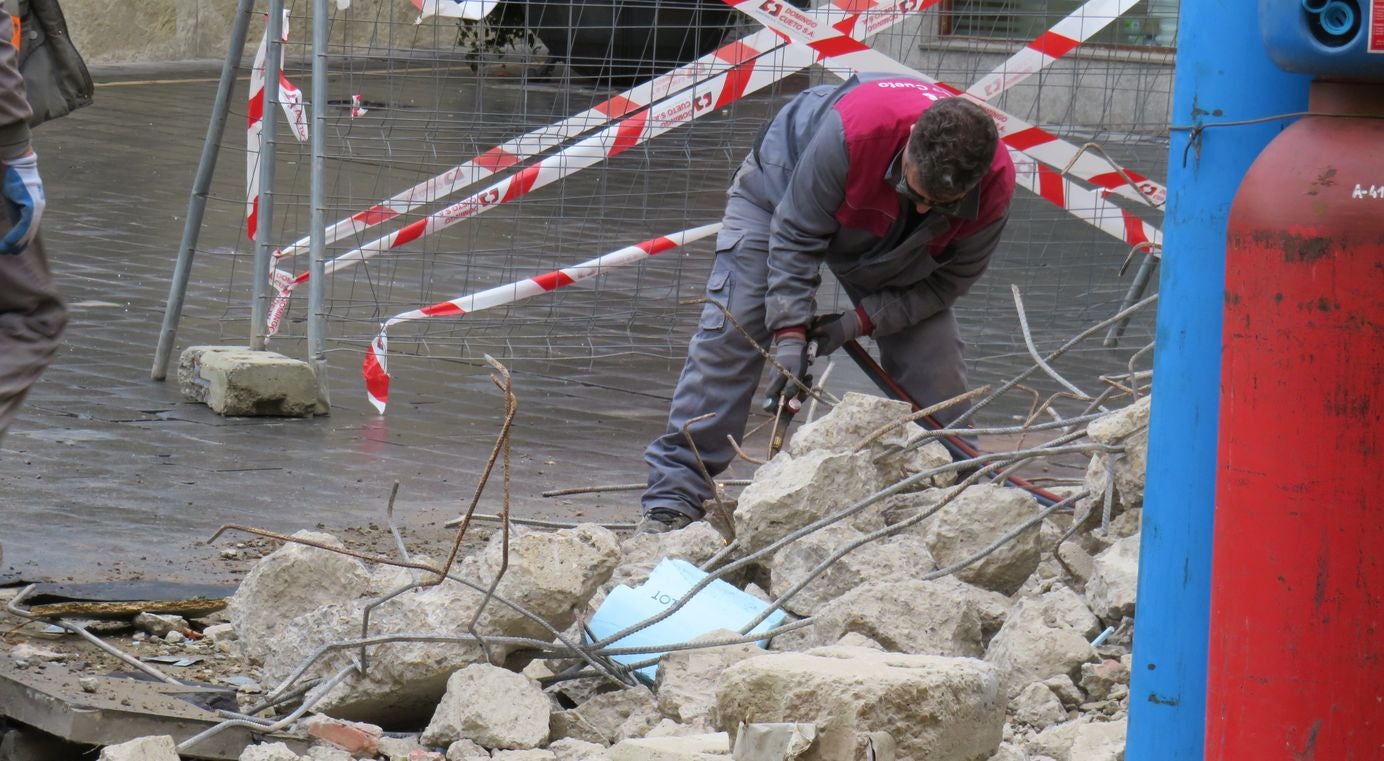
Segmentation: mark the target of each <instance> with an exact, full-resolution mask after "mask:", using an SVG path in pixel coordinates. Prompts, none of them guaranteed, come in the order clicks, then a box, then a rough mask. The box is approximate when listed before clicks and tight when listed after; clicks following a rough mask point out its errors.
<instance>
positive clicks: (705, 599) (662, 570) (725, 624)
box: [590, 558, 785, 681]
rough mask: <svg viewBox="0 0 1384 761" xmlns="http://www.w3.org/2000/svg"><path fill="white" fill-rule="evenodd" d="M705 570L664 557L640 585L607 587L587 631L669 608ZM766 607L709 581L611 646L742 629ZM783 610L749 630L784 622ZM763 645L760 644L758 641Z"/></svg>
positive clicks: (627, 659) (626, 659)
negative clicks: (665, 614)
mask: <svg viewBox="0 0 1384 761" xmlns="http://www.w3.org/2000/svg"><path fill="white" fill-rule="evenodd" d="M706 575H707V574H706V573H705V572H704V571H702V570H701V569H699V568H697V567H696V566H694V565H692V564H691V563H688V562H687V561H685V560H675V559H669V558H664V559H663V561H662V562H660V563H659V564H658V566H657V567H655V568H654V570H653V573H651V574H649V580H648V581H646V582H644V583H643V584H641V585H640V586H638V587H627V586H624V585H621V586H618V587H616V588H615V589H612V590H611V591H610V594H609V595H607V596H606V599H605V602H603V603H601V607H600V608H598V609H597V610H596V615H594V616H592V618H591V623H590V627H591V631H592V632H593V633H594V634H595V635H596V637H597V638H600V639H604V638H605V637H607V636H609V635H611V634H614V633H615V632H618V631H620V630H622V629H624V628H626V627H628V626H630V625H632V624H636V623H639V622H640V621H643V620H645V619H647V618H649V617H651V616H655V615H657V614H659V613H662V612H663V611H665V610H667V609H668V608H671V607H672V606H673V603H675V602H677V601H678V600H679V599H680V598H681V597H682V596H683V595H685V594H687V592H688V590H690V589H691V588H692V587H693V585H695V584H696V583H697V582H699V581H701V580H702V579H703V578H705V577H706ZM767 607H769V605H768V603H766V602H764V601H763V600H759V599H756V598H754V597H752V596H750V595H748V594H746V593H744V592H742V591H740V590H739V589H736V588H735V587H733V586H731V585H730V584H727V583H726V582H724V581H721V580H719V579H718V580H716V581H713V582H711V583H710V584H709V585H707V587H706V588H705V589H703V590H702V591H700V592H698V593H697V596H696V597H693V598H692V599H691V600H688V601H687V604H686V605H684V606H682V607H681V608H679V609H678V611H677V612H676V613H674V614H673V615H671V616H669V617H668V618H665V619H664V620H662V621H659V622H658V623H656V624H654V625H653V626H650V627H648V628H647V629H642V630H640V631H637V632H635V633H634V634H631V635H629V636H627V637H624V638H623V639H619V640H616V641H615V642H614V643H613V644H612V647H645V646H655V645H675V644H679V643H682V642H690V641H691V640H694V639H696V638H697V637H700V636H701V635H703V634H706V633H707V632H712V631H715V630H717V629H729V630H731V631H740V630H741V629H742V628H743V627H744V626H745V625H746V624H748V623H749V622H750V621H752V620H753V619H754V618H755V617H756V616H758V615H759V614H760V613H762V612H763V611H764V609H765V608H767ZM784 615H785V614H784V612H783V611H781V610H777V611H774V613H773V614H772V615H770V616H769V617H768V618H766V619H765V620H764V621H763V622H762V623H760V624H759V625H758V626H756V627H755V628H754V629H753V630H752V633H758V632H764V631H768V630H769V629H772V628H774V627H776V626H778V625H779V624H780V623H782V622H783V619H784ZM760 646H761V647H762V646H763V643H760ZM659 655H661V653H645V654H639V655H617V656H614V657H613V660H615V661H618V662H620V663H634V662H636V661H642V660H646V659H648V658H654V657H657V656H659ZM637 673H638V674H639V676H640V677H642V678H644V679H647V680H649V681H652V680H653V679H654V678H655V677H656V676H657V674H658V667H657V666H646V667H644V668H642V669H639V670H638V672H637Z"/></svg>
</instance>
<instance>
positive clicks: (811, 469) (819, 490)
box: [735, 451, 881, 552]
mask: <svg viewBox="0 0 1384 761" xmlns="http://www.w3.org/2000/svg"><path fill="white" fill-rule="evenodd" d="M880 486H881V483H880V480H879V474H878V473H877V472H876V471H875V469H874V466H873V465H872V464H871V462H870V459H869V453H868V452H861V453H859V454H853V455H852V454H836V453H832V452H824V451H815V452H808V453H807V454H804V455H802V456H801V457H789V456H786V455H783V454H780V455H779V456H778V457H775V458H774V459H773V460H770V461H769V462H768V463H767V464H765V465H763V466H761V467H760V468H759V470H757V471H755V475H754V482H753V483H751V484H750V485H749V486H747V487H745V490H744V491H743V492H741V493H740V505H739V507H738V508H736V511H735V535H736V538H737V539H738V540H739V541H740V545H741V548H742V551H744V552H753V551H755V550H758V549H762V548H764V547H766V546H768V545H770V544H772V543H774V542H775V541H778V540H779V539H782V538H783V537H785V536H787V535H788V534H789V533H791V532H793V531H795V530H797V529H800V528H802V527H803V526H806V525H808V524H809V523H812V522H813V521H815V520H817V519H818V518H821V517H823V516H826V515H830V514H831V513H834V512H837V511H839V510H841V509H843V508H845V507H848V506H850V505H851V504H853V503H855V502H858V501H860V500H862V499H864V498H865V497H867V496H869V495H871V494H873V493H874V492H876V491H878V490H879V488H880Z"/></svg>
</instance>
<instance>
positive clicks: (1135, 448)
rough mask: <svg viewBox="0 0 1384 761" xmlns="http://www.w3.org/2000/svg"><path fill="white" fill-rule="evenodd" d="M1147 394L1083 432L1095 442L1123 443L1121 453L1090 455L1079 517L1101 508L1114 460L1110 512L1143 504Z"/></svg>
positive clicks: (1094, 422)
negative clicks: (1087, 492) (1088, 493)
mask: <svg viewBox="0 0 1384 761" xmlns="http://www.w3.org/2000/svg"><path fill="white" fill-rule="evenodd" d="M1150 404H1151V397H1147V396H1146V397H1144V398H1142V399H1140V400H1139V401H1137V402H1135V403H1134V404H1131V405H1129V406H1128V407H1125V408H1124V409H1121V410H1116V411H1114V412H1112V413H1110V414H1109V415H1105V416H1103V417H1100V418H1098V419H1096V420H1094V421H1092V422H1091V424H1090V425H1088V426H1087V427H1086V435H1088V436H1090V437H1091V440H1092V441H1094V442H1096V443H1098V444H1107V445H1111V446H1123V447H1124V448H1125V451H1124V452H1123V453H1121V454H1105V453H1099V454H1096V455H1093V456H1092V457H1091V464H1090V465H1089V467H1087V469H1086V490H1087V491H1089V492H1090V493H1091V496H1090V497H1088V498H1087V499H1085V500H1083V501H1082V505H1081V508H1080V511H1081V514H1082V515H1083V516H1087V515H1089V516H1090V517H1091V519H1092V520H1099V519H1098V518H1096V517H1095V516H1099V515H1101V514H1102V513H1103V512H1104V510H1105V495H1106V492H1107V490H1108V488H1109V484H1110V471H1111V467H1110V463H1111V460H1112V458H1113V460H1114V463H1115V464H1114V476H1115V482H1114V491H1113V496H1114V500H1113V502H1112V509H1111V514H1112V515H1119V514H1120V513H1123V512H1124V511H1126V510H1131V509H1134V508H1139V507H1143V505H1144V470H1145V468H1146V467H1147V465H1148V449H1149V405H1150Z"/></svg>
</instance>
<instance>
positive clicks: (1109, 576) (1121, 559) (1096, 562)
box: [1086, 534, 1139, 624]
mask: <svg viewBox="0 0 1384 761" xmlns="http://www.w3.org/2000/svg"><path fill="white" fill-rule="evenodd" d="M1091 565H1092V571H1091V580H1090V581H1089V582H1088V583H1087V584H1086V602H1087V603H1089V604H1090V606H1091V610H1092V611H1094V612H1095V614H1096V616H1098V617H1099V618H1100V620H1102V621H1104V622H1106V623H1107V624H1118V623H1119V622H1120V619H1122V618H1124V617H1126V616H1133V615H1134V598H1135V595H1136V593H1137V592H1138V589H1139V536H1138V535H1137V534H1136V535H1134V536H1130V537H1126V538H1124V539H1121V540H1119V541H1118V542H1115V543H1114V544H1112V545H1111V546H1110V547H1109V548H1108V549H1106V550H1105V551H1104V552H1102V553H1100V554H1099V555H1097V556H1096V557H1095V558H1094V559H1093V560H1092V564H1091Z"/></svg>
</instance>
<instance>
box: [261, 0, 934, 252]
mask: <svg viewBox="0 0 1384 761" xmlns="http://www.w3.org/2000/svg"><path fill="white" fill-rule="evenodd" d="M937 2H939V0H884V1H883V2H876V1H875V0H836V2H834V3H833V4H831V5H828V6H826V7H823V8H819V9H817V10H815V11H811V12H809V13H807V14H803V15H804V16H806V17H807V18H809V19H812V20H813V23H815V24H817V25H819V26H822V27H828V26H833V25H839V26H841V27H843V28H851V29H854V28H855V27H856V26H859V27H860V29H859V30H858V31H856V32H855V34H856V35H857V36H858V37H859V38H860V39H865V38H868V37H870V36H872V35H874V34H877V33H879V32H881V31H883V30H884V29H887V28H889V27H891V26H893V25H894V24H897V23H898V22H900V21H902V20H903V19H904V18H906V17H907V16H908V15H909V14H912V13H917V12H919V11H922V10H926V9H927V8H930V7H932V6H933V5H935V4H936V3H937ZM862 17H863V21H861V19H862ZM783 45H784V42H783V41H782V37H781V35H779V34H777V33H775V32H773V31H770V30H768V29H761V30H759V31H758V32H755V33H753V34H751V35H749V36H747V37H744V38H742V39H739V40H736V41H734V42H731V43H728V44H726V45H723V46H721V47H720V48H718V49H717V50H714V51H712V52H710V53H707V54H706V55H704V56H702V57H701V58H698V59H697V60H695V61H693V62H691V63H688V64H684V65H682V66H679V67H677V68H675V69H673V70H671V71H669V72H667V73H665V74H662V75H660V76H658V77H655V78H654V79H652V80H650V81H648V82H645V83H643V84H640V85H638V86H636V87H632V88H630V89H628V90H625V91H624V92H622V93H620V94H618V95H614V96H612V97H610V98H608V99H607V100H606V101H604V102H602V103H600V104H599V105H597V106H595V107H594V108H591V109H588V110H586V111H583V112H581V113H578V114H575V115H573V116H569V117H567V118H566V119H563V120H562V121H559V122H556V123H554V124H551V125H548V126H545V127H540V128H538V129H535V130H532V131H530V132H528V133H526V134H524V135H520V136H519V137H516V138H514V139H512V140H509V141H507V142H504V143H501V144H500V145H497V146H495V147H494V148H491V149H490V150H487V151H485V152H484V153H482V154H480V155H479V156H476V157H475V158H472V159H470V160H468V161H465V162H463V163H461V164H458V165H457V166H454V167H452V168H451V169H448V170H447V171H445V172H443V173H441V174H439V175H437V176H435V177H432V178H429V179H427V180H425V181H423V182H420V183H418V184H417V185H414V186H413V187H411V188H408V189H407V190H404V191H402V192H400V193H397V194H396V195H394V196H392V197H391V198H389V199H387V200H384V201H381V202H380V203H377V204H375V205H374V206H371V207H370V208H368V209H363V210H361V211H358V212H356V213H355V214H353V215H351V216H350V217H348V218H347V219H344V220H341V221H339V222H337V223H335V224H333V225H332V226H330V227H328V228H327V230H326V241H327V244H328V245H330V244H332V243H335V242H337V241H339V240H342V239H343V238H347V237H351V236H355V235H359V234H361V233H363V232H365V231H366V230H369V229H370V228H372V227H375V226H377V225H380V224H383V223H384V222H387V221H389V220H391V219H394V218H396V217H398V216H400V215H402V214H407V213H408V212H410V211H413V210H414V209H417V208H418V207H420V206H424V205H426V204H429V203H433V202H434V201H438V200H440V199H443V198H446V197H447V196H450V195H452V194H454V193H457V192H459V191H461V190H463V189H465V188H467V187H470V186H471V185H474V184H476V183H477V182H480V181H481V180H484V179H486V178H487V177H491V176H494V175H496V174H499V173H500V172H502V171H504V170H506V169H509V168H510V167H512V166H515V165H516V164H519V163H521V162H523V161H526V160H528V159H530V158H533V157H534V156H537V155H539V154H541V153H545V152H547V151H549V150H551V149H553V148H556V147H557V146H559V145H561V144H563V143H565V142H567V141H568V140H571V139H573V138H576V137H579V136H581V135H584V134H586V133H588V132H590V131H592V130H595V129H599V128H602V127H605V126H606V125H608V124H610V122H611V121H613V120H615V119H619V118H621V117H623V116H627V115H629V114H632V113H633V112H635V111H637V110H639V109H642V108H646V107H650V108H651V109H654V110H658V109H659V108H660V104H661V103H662V102H663V101H665V100H666V99H667V98H669V96H670V95H672V94H674V93H679V92H681V91H683V90H687V89H689V88H693V87H698V86H701V85H704V84H705V83H706V82H707V81H709V80H711V79H713V78H715V77H716V76H719V75H721V74H724V73H726V72H727V71H729V70H731V69H733V68H735V67H737V66H739V65H740V64H741V63H742V62H743V61H745V60H746V59H747V58H748V57H753V56H756V55H762V54H764V53H769V52H773V51H774V50H775V49H777V48H779V47H782V46H783ZM810 63H811V61H809V62H808V64H810ZM808 64H803V66H806V65H808ZM790 73H792V72H785V73H784V76H787V75H788V74H790ZM729 102H731V101H727V103H729ZM717 107H718V108H719V107H720V105H718V106H717ZM665 110H666V109H665ZM310 242H311V239H310V238H309V237H303V238H301V239H299V240H297V241H294V242H293V244H292V245H289V246H286V247H284V248H283V249H282V250H280V251H278V252H276V253H275V256H276V257H278V258H289V257H294V256H299V255H302V254H305V253H307V251H308V246H309V244H310Z"/></svg>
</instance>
